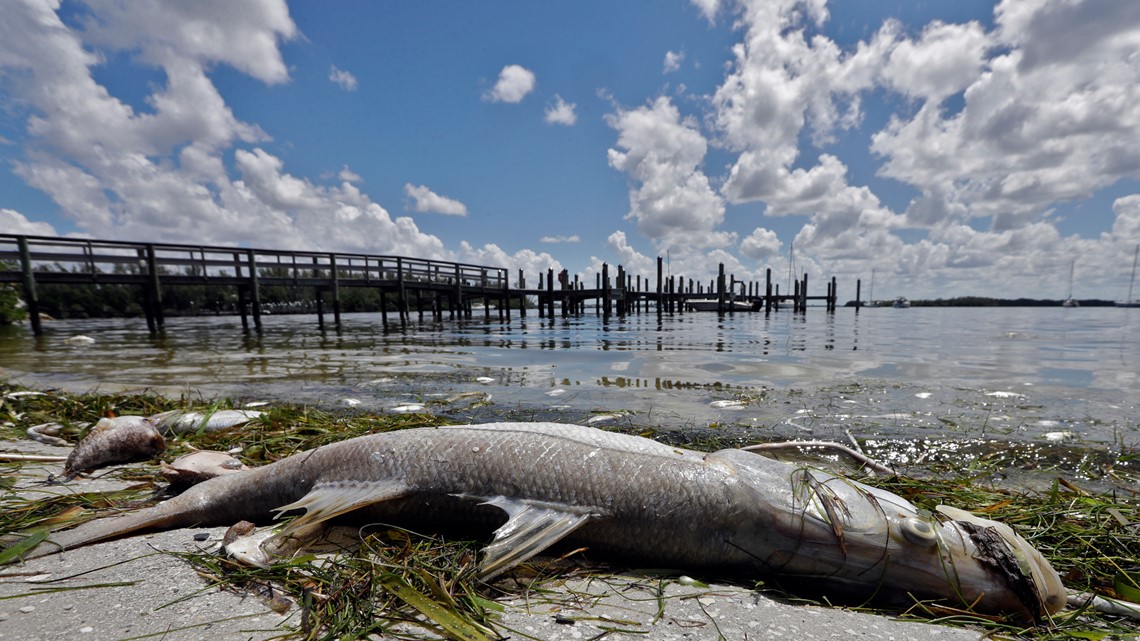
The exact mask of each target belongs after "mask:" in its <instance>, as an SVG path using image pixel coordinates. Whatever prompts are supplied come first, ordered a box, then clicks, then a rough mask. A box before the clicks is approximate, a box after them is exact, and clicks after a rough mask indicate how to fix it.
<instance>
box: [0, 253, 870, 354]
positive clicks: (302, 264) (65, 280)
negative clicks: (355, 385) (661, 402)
mask: <svg viewBox="0 0 1140 641" xmlns="http://www.w3.org/2000/svg"><path fill="white" fill-rule="evenodd" d="M665 272H666V270H665V269H664V263H663V261H662V259H661V258H660V257H659V258H658V259H657V274H656V286H654V285H653V284H651V283H652V281H651V280H650V279H649V278H647V277H646V278H643V277H642V276H640V275H638V276H633V275H630V274H628V273H627V272H626V271H625V270H624V269H623V268H622V266H621V265H618V267H617V272H616V274H614V275H613V277H611V274H610V269H609V266H608V265H602V270H601V272H600V273H598V274H596V275H595V278H596V283H595V284H594V287H593V288H588V287H587V286H586V285H585V283H583V282H581V281H580V280H579V277H578V276H576V275H575V276H573V277H571V275H570V274H569V273H568V272H567V271H566V270H562V271H561V272H559V273H558V274H555V272H554V270H553V269H548V270H547V271H546V273H545V274H542V273H540V274H538V279H537V280H538V287H537V288H533V289H528V288H527V286H526V276H525V274H523V272H522V271H521V270H520V271H519V273H518V278H517V281H516V284H515V285H513V286H512V284H511V282H510V280H509V276H508V270H507V269H505V268H502V267H488V266H484V265H473V264H469V263H458V262H449V261H439V260H430V259H422V258H409V257H405V256H382V255H373V254H362V253H351V252H315V251H291V250H276V249H252V248H241V247H219V246H206V245H189V244H174V243H141V242H126V241H114V240H94V239H84V238H56V237H48V236H22V235H12V234H0V284H3V283H9V284H18V285H19V286H21V288H22V295H23V299H24V301H25V302H26V303H27V305H28V312H29V316H30V318H31V323H32V329H33V331H34V332H35V333H36V334H37V335H39V334H41V333H42V326H41V314H40V304H39V300H40V299H39V291H38V288H40V287H43V286H46V285H79V286H84V285H86V286H96V287H97V286H100V285H122V286H128V287H134V288H136V290H135V291H136V292H137V294H136V295H135V296H136V297H137V299H138V300H139V304H140V306H141V307H142V310H143V312H144V313H145V315H146V320H147V325H148V327H149V329H150V330H151V332H157V331H159V330H161V329H162V327H163V323H164V318H163V294H164V291H166V292H169V291H170V288H171V287H177V286H210V287H220V288H234V289H236V293H237V296H236V298H237V302H236V305H234V306H233V308H234V309H236V311H237V312H238V313H239V314H241V319H242V326H243V328H245V329H246V330H248V329H249V322H250V318H251V317H252V319H253V324H254V326H255V327H256V328H257V330H258V331H261V315H262V313H263V309H262V293H261V292H262V288H266V287H281V286H283V287H286V288H293V289H296V288H311V290H310V291H311V292H312V293H315V301H314V302H315V305H316V310H315V311H316V313H317V319H318V323H320V325H321V326H322V327H323V326H324V305H325V299H326V298H329V299H331V303H332V311H333V315H334V318H335V322H336V324H337V326H338V327H339V325H340V314H341V290H342V289H344V288H346V287H350V288H369V289H373V290H375V291H377V292H379V294H380V297H379V300H380V302H379V304H380V308H381V310H382V311H384V312H385V313H383V314H381V315H380V318H381V319H382V322H383V323H384V326H385V327H387V326H388V322H389V319H388V313H387V312H389V311H396V312H398V316H399V322H400V324H401V326H404V325H406V323H407V322H408V320H409V317H410V314H411V313H412V311H413V310H414V311H416V312H417V313H418V315H419V318H420V319H421V320H422V319H423V317H424V313H425V309H426V310H428V311H429V312H430V313H431V314H432V315H433V317H434V318H435V319H442V318H443V315H444V311H445V310H446V311H447V313H448V314H449V315H450V316H451V317H452V318H455V317H456V316H457V315H463V316H466V317H470V316H471V312H472V308H473V307H474V303H475V302H480V303H482V307H483V310H484V311H483V313H484V315H485V316H486V318H487V319H488V320H489V319H490V317H491V309H492V306H494V308H495V310H496V312H497V314H498V315H499V317H500V319H501V320H507V319H509V318H510V314H511V310H512V307H514V308H515V309H517V310H518V314H519V315H520V316H525V315H526V311H527V308H528V307H529V306H530V305H531V304H532V302H533V304H535V306H537V308H538V315H539V317H540V318H541V317H549V318H552V319H553V318H554V317H555V314H556V312H555V308H556V307H558V308H560V311H561V315H562V316H564V317H565V316H569V315H579V314H582V313H584V312H585V310H586V308H587V304H588V302H589V301H592V302H593V304H594V308H595V311H596V312H597V313H599V314H602V315H609V314H611V313H614V314H617V315H619V316H622V315H625V314H629V313H640V312H642V311H646V310H648V309H650V307H652V308H653V309H655V310H656V312H657V313H658V314H662V313H669V314H672V313H685V312H686V311H695V310H708V311H716V312H718V313H722V314H723V313H729V314H731V313H734V312H736V311H761V310H762V311H765V312H771V311H775V310H778V309H779V308H780V307H781V306H783V305H789V306H791V308H792V309H793V311H796V312H803V311H805V310H806V308H807V306H808V304H809V301H811V302H817V303H822V304H823V306H825V307H826V308H827V310H828V311H829V312H834V311H835V308H836V304H837V300H838V287H837V285H836V281H835V278H834V277H833V278H832V279H831V280H830V282H829V283H827V293H826V294H825V295H821V296H809V295H808V293H807V291H808V277H807V274H804V275H803V277H802V279H797V280H795V281H794V283H793V284H792V286H791V287H790V288H789V289H790V290H791V291H785V292H783V293H781V292H780V288H779V285H777V284H775V283H774V282H773V281H772V270H771V269H769V270H768V271H767V277H766V282H763V283H761V282H749V281H742V280H737V279H736V278H735V277H734V276H732V275H731V274H726V273H725V270H724V265H723V264H721V265H720V267H719V273H718V275H717V278H716V279H715V280H712V281H709V282H708V283H707V287H706V285H705V284H704V283H701V282H695V281H694V279H691V278H690V279H688V281H686V279H685V278H683V277H682V276H681V275H679V274H666V273H665ZM858 299H859V285H858V282H856V309H858V307H859V301H858Z"/></svg>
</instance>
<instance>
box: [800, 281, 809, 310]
mask: <svg viewBox="0 0 1140 641" xmlns="http://www.w3.org/2000/svg"><path fill="white" fill-rule="evenodd" d="M807 292H808V275H807V272H804V284H803V285H801V286H800V311H801V312H806V311H807V295H808V293H807Z"/></svg>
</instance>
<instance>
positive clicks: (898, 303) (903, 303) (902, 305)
mask: <svg viewBox="0 0 1140 641" xmlns="http://www.w3.org/2000/svg"><path fill="white" fill-rule="evenodd" d="M891 307H894V308H895V309H906V308H908V307H910V301H909V300H907V299H906V297H905V296H899V297H898V298H896V299H895V302H893V303H891Z"/></svg>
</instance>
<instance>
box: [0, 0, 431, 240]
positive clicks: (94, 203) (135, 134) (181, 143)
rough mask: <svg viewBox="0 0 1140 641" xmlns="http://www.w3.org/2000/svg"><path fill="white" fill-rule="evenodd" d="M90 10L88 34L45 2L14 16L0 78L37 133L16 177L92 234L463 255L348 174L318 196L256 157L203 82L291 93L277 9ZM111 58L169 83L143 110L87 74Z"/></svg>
mask: <svg viewBox="0 0 1140 641" xmlns="http://www.w3.org/2000/svg"><path fill="white" fill-rule="evenodd" d="M87 7H88V10H87V12H86V13H84V15H83V18H82V23H81V25H80V26H79V27H78V28H77V27H72V26H69V25H67V24H65V23H64V22H63V21H62V20H61V19H60V17H59V15H57V13H56V11H55V8H54V6H53V5H52V3H44V2H30V1H17V2H15V3H9V5H8V6H6V7H5V17H4V20H2V21H0V73H2V74H3V75H4V78H5V82H6V89H7V90H8V91H9V92H10V93H11V94H12V95H13V97H14V98H15V100H14V103H13V104H15V105H18V108H19V109H22V110H24V114H23V115H24V116H25V118H26V122H27V130H26V137H27V139H28V142H27V143H26V144H25V147H24V152H25V153H24V154H23V156H22V158H21V159H20V160H19V161H18V162H16V163H15V164H14V171H15V172H16V174H17V175H19V176H20V177H21V178H23V179H24V180H25V182H27V184H29V185H31V186H33V187H35V188H38V189H40V190H41V191H43V192H44V193H45V194H47V195H48V196H49V197H51V199H52V200H53V201H54V202H55V203H56V205H57V206H58V207H59V209H60V211H61V213H62V214H63V215H64V216H66V217H68V218H70V219H71V220H72V221H74V222H75V224H76V225H77V226H78V228H79V229H80V230H82V233H85V234H91V235H93V236H99V237H109V238H123V239H144V240H185V239H186V238H193V239H194V240H195V242H200V243H203V244H242V243H245V244H255V243H256V244H261V245H264V244H265V239H266V235H267V234H268V233H270V232H271V233H272V237H273V244H275V245H277V246H282V247H290V248H297V249H317V250H349V251H370V252H376V253H400V254H409V253H410V254H414V255H417V256H422V257H425V258H439V259H449V258H452V257H454V254H453V253H452V252H449V251H447V250H445V249H444V247H443V244H442V242H441V241H440V240H439V239H438V238H436V237H434V236H431V235H429V234H425V233H423V232H421V231H420V230H419V229H418V228H417V227H416V225H415V222H414V221H413V220H412V219H411V218H407V217H400V218H393V217H391V216H390V215H389V214H388V212H387V211H386V210H385V209H384V208H383V207H381V206H380V205H379V204H377V203H375V202H372V201H371V199H370V198H369V197H368V196H367V195H365V194H363V193H361V192H360V191H359V190H358V189H357V188H356V187H354V186H353V185H352V184H351V180H348V179H347V175H345V176H342V178H346V179H345V181H344V182H343V183H342V184H341V185H339V186H335V187H322V186H318V185H314V184H312V183H311V182H309V181H308V180H307V179H305V178H301V177H297V176H294V175H292V174H291V173H289V172H288V171H287V170H286V168H285V164H284V162H283V161H282V160H281V159H280V158H278V157H277V156H275V155H274V154H272V153H271V152H270V151H268V150H267V149H265V148H264V147H262V146H261V144H262V143H264V142H267V141H268V136H267V135H266V134H265V132H264V131H262V130H261V128H260V127H258V126H257V125H256V124H253V123H247V122H244V121H242V120H240V119H238V118H237V117H236V116H235V115H234V113H233V111H232V110H231V109H230V108H229V106H228V105H227V104H226V102H225V100H224V99H223V97H222V96H221V94H220V93H219V91H218V89H217V87H216V86H215V85H214V84H213V82H212V81H211V79H210V77H209V75H208V74H207V69H209V68H212V67H213V66H216V65H229V66H231V67H233V68H234V69H236V70H237V71H239V72H241V73H243V74H246V75H248V76H250V77H252V78H253V79H255V80H257V81H260V82H265V83H280V82H286V81H288V79H289V76H288V70H287V66H286V65H285V63H284V61H283V59H282V57H281V52H280V49H279V44H280V43H281V42H283V41H287V40H290V39H292V38H295V37H296V36H297V29H296V26H295V25H294V24H293V22H292V19H291V18H290V17H289V12H288V8H287V6H286V5H285V3H284V2H283V1H282V0H253V1H251V2H243V3H231V2H226V1H224V0H195V1H193V2H179V3H148V4H141V5H136V4H129V3H128V4H124V3H120V2H117V1H113V0H92V1H91V2H88V3H87ZM207 36H208V37H207ZM114 51H127V52H131V55H132V62H133V63H135V64H140V65H144V66H149V67H153V68H157V69H159V70H160V71H161V72H162V73H163V75H164V77H165V82H164V83H158V84H154V85H148V87H147V88H148V90H149V91H150V92H151V93H150V94H149V95H148V96H146V100H145V102H146V104H147V106H148V109H147V110H146V111H136V110H135V109H134V108H133V107H132V106H131V105H130V104H128V103H126V102H124V101H122V100H120V99H118V98H117V97H115V95H113V94H112V93H111V91H110V90H109V89H108V88H107V87H106V86H104V85H102V84H100V83H99V82H98V81H97V80H96V79H95V77H94V75H93V74H92V68H93V66H94V65H96V64H98V63H100V62H101V60H102V59H103V58H104V57H105V56H106V55H107V54H108V53H110V52H114ZM231 167H232V169H231ZM5 218H8V219H10V218H12V217H11V215H9V214H6V215H5ZM16 222H19V221H18V220H17V221H16ZM33 229H39V230H41V231H47V229H43V228H39V227H33Z"/></svg>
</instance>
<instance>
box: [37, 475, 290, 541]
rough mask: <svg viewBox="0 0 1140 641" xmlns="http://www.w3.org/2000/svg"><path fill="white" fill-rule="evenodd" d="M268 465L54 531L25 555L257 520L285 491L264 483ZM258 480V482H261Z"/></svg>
mask: <svg viewBox="0 0 1140 641" xmlns="http://www.w3.org/2000/svg"><path fill="white" fill-rule="evenodd" d="M265 471H266V468H258V469H254V470H249V471H245V472H240V473H237V474H227V475H225V476H219V477H216V478H212V479H210V480H208V481H205V482H202V483H199V484H198V485H195V486H193V487H191V488H190V489H188V490H186V491H185V492H183V493H182V494H179V495H178V496H175V497H173V498H171V499H168V500H166V501H163V502H162V503H159V504H158V505H155V506H153V507H149V508H145V509H142V510H136V511H132V512H128V513H126V514H122V515H119V516H109V517H105V518H100V519H96V520H94V521H90V522H88V523H84V524H82V525H79V526H78V527H75V528H73V529H70V530H64V531H61V532H54V533H52V534H51V535H50V536H49V537H48V538H47V539H46V540H45V541H43V542H42V543H40V544H39V545H38V546H36V547H34V548H33V549H32V550H30V551H29V553H28V554H26V555H24V558H35V557H40V556H46V555H48V554H54V553H57V552H62V551H64V550H70V549H73V548H77V547H81V546H84V545H89V544H92V543H97V542H99V541H106V540H109V539H115V538H119V537H122V536H126V535H128V534H132V533H136V532H153V531H159V530H171V529H175V528H181V527H192V526H195V525H201V526H213V525H227V524H229V525H232V524H233V523H235V522H236V521H239V520H242V519H250V520H259V519H263V518H264V517H265V516H267V515H268V514H269V511H270V510H271V509H273V508H274V507H277V506H279V505H281V501H282V500H288V499H290V496H289V494H288V493H287V492H286V493H282V492H275V491H273V490H276V489H278V488H276V487H273V484H268V485H269V487H267V484H266V483H265V482H264V481H265V479H266V477H267V476H270V475H267V474H266V473H265ZM259 481H260V482H259Z"/></svg>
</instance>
